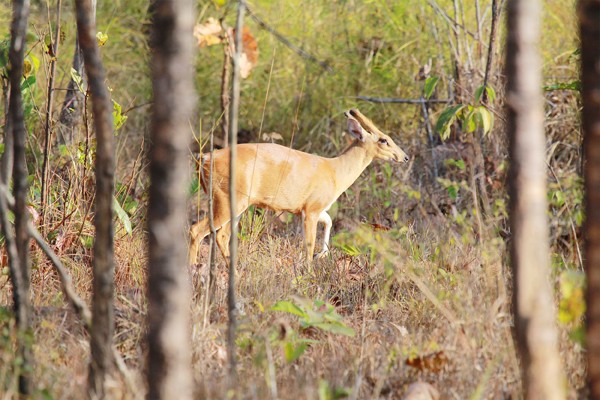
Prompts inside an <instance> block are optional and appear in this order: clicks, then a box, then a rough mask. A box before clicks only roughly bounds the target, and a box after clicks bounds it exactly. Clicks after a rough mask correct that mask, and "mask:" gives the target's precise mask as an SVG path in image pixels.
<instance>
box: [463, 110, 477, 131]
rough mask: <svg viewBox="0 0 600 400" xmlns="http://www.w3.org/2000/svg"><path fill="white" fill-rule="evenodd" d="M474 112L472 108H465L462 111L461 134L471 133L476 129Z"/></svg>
mask: <svg viewBox="0 0 600 400" xmlns="http://www.w3.org/2000/svg"><path fill="white" fill-rule="evenodd" d="M476 118H477V117H476V115H475V110H474V109H473V107H472V106H466V107H465V108H464V109H463V115H462V122H463V123H462V130H463V132H467V133H471V132H474V131H475V129H477V120H476Z"/></svg>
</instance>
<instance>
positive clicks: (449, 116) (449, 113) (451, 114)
mask: <svg viewBox="0 0 600 400" xmlns="http://www.w3.org/2000/svg"><path fill="white" fill-rule="evenodd" d="M464 107H465V106H464V105H462V104H457V105H455V106H451V107H448V108H446V109H445V110H444V111H442V114H440V117H439V118H438V120H437V123H436V124H435V130H436V131H437V132H438V133H439V135H440V137H441V138H442V139H448V137H449V136H450V127H451V126H452V124H453V123H454V121H456V116H457V114H458V113H459V112H460V111H461V110H462V109H463V108H464Z"/></svg>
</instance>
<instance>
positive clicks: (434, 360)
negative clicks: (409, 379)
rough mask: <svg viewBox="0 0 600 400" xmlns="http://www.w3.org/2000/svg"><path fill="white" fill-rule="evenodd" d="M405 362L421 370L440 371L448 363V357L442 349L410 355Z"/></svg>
mask: <svg viewBox="0 0 600 400" xmlns="http://www.w3.org/2000/svg"><path fill="white" fill-rule="evenodd" d="M405 363H406V365H408V366H411V367H413V368H416V369H418V370H421V371H423V370H428V371H431V372H438V371H440V370H441V369H442V368H443V367H444V366H445V365H446V364H447V363H448V357H447V356H446V354H445V353H444V352H443V351H441V350H440V351H436V352H435V353H431V354H427V355H424V356H417V357H409V358H407V359H406V361H405Z"/></svg>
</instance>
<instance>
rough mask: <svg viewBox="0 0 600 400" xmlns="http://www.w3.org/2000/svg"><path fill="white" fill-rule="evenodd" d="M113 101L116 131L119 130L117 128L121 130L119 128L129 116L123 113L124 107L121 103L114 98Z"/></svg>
mask: <svg viewBox="0 0 600 400" xmlns="http://www.w3.org/2000/svg"><path fill="white" fill-rule="evenodd" d="M112 102H113V112H112V115H113V123H114V124H115V131H117V130H119V128H121V127H122V126H123V124H124V123H125V121H127V116H126V115H123V112H122V108H121V105H120V104H119V103H117V102H116V101H114V100H112Z"/></svg>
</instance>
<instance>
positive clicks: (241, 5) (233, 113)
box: [227, 0, 246, 390]
mask: <svg viewBox="0 0 600 400" xmlns="http://www.w3.org/2000/svg"><path fill="white" fill-rule="evenodd" d="M245 8H246V3H245V2H244V0H239V1H238V14H237V21H236V24H235V38H234V41H235V46H234V48H235V52H234V53H233V58H232V60H233V76H232V83H231V105H230V109H229V121H230V124H229V159H230V160H231V161H230V163H229V206H230V215H231V219H230V224H231V239H230V240H229V282H228V285H227V314H228V317H229V320H228V323H227V354H228V359H229V371H228V372H229V383H228V388H229V390H236V388H237V365H236V356H235V350H236V345H235V338H236V330H237V307H236V303H235V266H236V264H237V246H238V240H237V223H236V220H237V215H236V214H237V203H236V202H237V200H236V189H235V188H236V181H235V169H236V167H235V162H236V157H237V131H238V112H239V108H240V59H241V55H242V51H243V49H242V47H243V42H242V27H243V25H244V14H245V12H246V10H245Z"/></svg>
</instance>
